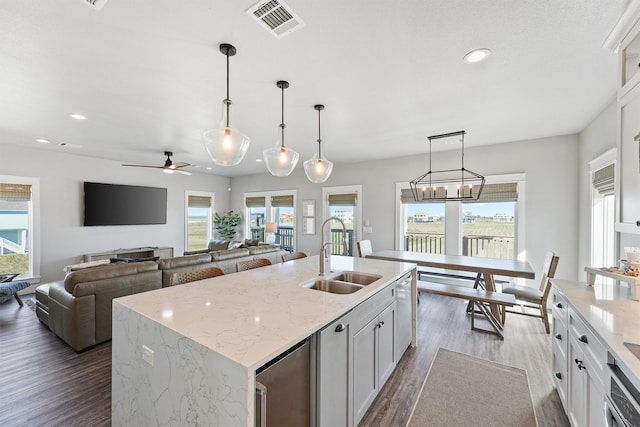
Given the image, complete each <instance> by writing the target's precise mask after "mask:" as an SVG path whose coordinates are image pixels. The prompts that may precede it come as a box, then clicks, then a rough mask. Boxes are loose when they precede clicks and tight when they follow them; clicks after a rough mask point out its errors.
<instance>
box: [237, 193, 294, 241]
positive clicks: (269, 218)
mask: <svg viewBox="0 0 640 427" xmlns="http://www.w3.org/2000/svg"><path fill="white" fill-rule="evenodd" d="M291 195H293V217H294V221H293V236H294V239H293V240H294V241H293V247H294V248H297V247H298V227H296V223H297V222H298V204H297V203H298V192H297V190H274V191H256V192H249V193H244V196H243V199H242V206H243V208H244V217H245V221H244V228H243V230H244V235H245V236H246V237H245V238H246V239H249V238H251V221H249V220H247V218H249V209H250V208H248V207H246V206H245V200H246V199H247V197H264V222H265V223H267V222H275V223H277V221H274V220H273V208H272V207H271V196H291Z"/></svg>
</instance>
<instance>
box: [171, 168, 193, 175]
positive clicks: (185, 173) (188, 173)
mask: <svg viewBox="0 0 640 427" xmlns="http://www.w3.org/2000/svg"><path fill="white" fill-rule="evenodd" d="M174 172H177V173H181V174H182V175H191V172H187V171H181V170H180V169H174Z"/></svg>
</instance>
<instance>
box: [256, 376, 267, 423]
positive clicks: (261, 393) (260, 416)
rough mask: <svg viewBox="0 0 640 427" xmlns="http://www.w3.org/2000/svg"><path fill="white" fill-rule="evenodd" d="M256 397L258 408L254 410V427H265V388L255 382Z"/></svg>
mask: <svg viewBox="0 0 640 427" xmlns="http://www.w3.org/2000/svg"><path fill="white" fill-rule="evenodd" d="M256 397H257V398H259V399H260V400H258V405H257V406H258V408H257V409H256V414H255V417H256V424H255V425H256V426H257V427H258V426H259V427H266V426H267V388H266V387H265V386H264V384H262V383H260V382H258V381H256Z"/></svg>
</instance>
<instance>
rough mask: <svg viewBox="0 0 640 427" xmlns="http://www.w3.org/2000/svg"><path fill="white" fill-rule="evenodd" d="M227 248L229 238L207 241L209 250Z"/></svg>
mask: <svg viewBox="0 0 640 427" xmlns="http://www.w3.org/2000/svg"><path fill="white" fill-rule="evenodd" d="M228 248H229V240H211V241H209V250H210V251H224V250H227V249H228Z"/></svg>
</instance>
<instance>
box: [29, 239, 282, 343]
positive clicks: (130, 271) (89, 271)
mask: <svg viewBox="0 0 640 427" xmlns="http://www.w3.org/2000/svg"><path fill="white" fill-rule="evenodd" d="M285 253H286V251H284V250H282V249H280V248H279V247H278V246H273V245H258V246H251V247H249V248H238V249H231V250H221V251H212V252H205V253H199V254H195V255H185V256H181V257H174V258H162V259H160V260H158V262H155V261H143V262H133V263H124V264H108V265H103V266H97V267H91V268H86V269H83V270H77V271H72V272H70V273H68V274H67V275H66V277H65V279H64V281H60V282H55V283H50V284H45V285H41V286H39V287H38V288H37V289H36V302H37V306H36V314H37V316H38V319H40V321H41V322H42V323H44V324H45V325H47V326H48V327H49V329H51V331H52V332H54V333H55V334H56V335H57V336H58V337H60V338H61V339H62V340H63V341H65V342H66V343H67V344H69V345H70V346H71V347H72V348H73V349H74V350H76V351H81V350H84V349H87V348H90V347H93V346H94V345H96V344H99V343H101V342H105V341H108V340H110V339H111V300H113V299H114V298H118V297H122V296H126V295H131V294H135V293H139V292H146V291H150V290H154V289H160V288H162V287H166V286H169V283H170V278H171V275H172V274H173V273H176V272H179V271H187V270H196V269H200V268H206V267H219V268H221V269H222V270H223V271H224V272H225V274H230V273H235V271H236V263H237V262H238V261H245V260H252V259H255V258H267V259H269V260H270V261H271V263H272V264H276V263H279V262H282V255H283V254H285Z"/></svg>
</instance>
